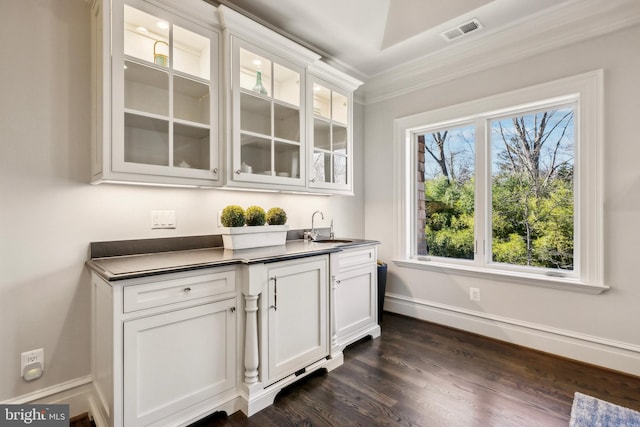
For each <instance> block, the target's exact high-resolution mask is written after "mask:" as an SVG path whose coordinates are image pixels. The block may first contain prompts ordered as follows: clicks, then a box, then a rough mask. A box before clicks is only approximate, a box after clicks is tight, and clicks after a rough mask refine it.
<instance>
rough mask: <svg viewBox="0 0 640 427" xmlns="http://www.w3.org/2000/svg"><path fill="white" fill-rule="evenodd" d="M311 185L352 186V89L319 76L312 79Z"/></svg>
mask: <svg viewBox="0 0 640 427" xmlns="http://www.w3.org/2000/svg"><path fill="white" fill-rule="evenodd" d="M311 89H312V95H311V99H312V101H311V104H312V119H311V123H312V126H313V129H311V131H310V139H311V144H310V145H311V147H312V149H311V150H310V158H309V163H310V165H309V186H310V187H313V188H320V189H334V190H335V189H339V190H346V191H350V190H351V189H352V182H351V181H352V176H353V172H352V170H351V168H352V164H353V158H352V156H353V154H352V147H353V144H352V141H351V135H352V132H351V102H352V101H351V93H350V92H346V91H343V90H339V89H337V88H336V87H334V86H332V85H330V84H328V83H326V82H322V81H320V80H318V79H312V81H311Z"/></svg>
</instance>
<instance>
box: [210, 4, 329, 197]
mask: <svg viewBox="0 0 640 427" xmlns="http://www.w3.org/2000/svg"><path fill="white" fill-rule="evenodd" d="M218 13H219V14H220V20H221V22H222V24H223V30H224V37H225V46H226V51H227V55H228V57H227V73H228V80H227V83H228V85H227V88H226V90H227V93H226V94H227V99H228V105H227V113H228V117H227V124H228V133H227V134H228V137H229V140H230V144H229V145H228V147H229V152H228V155H227V164H228V165H229V167H228V170H227V185H229V186H240V187H253V188H269V189H276V190H278V189H287V188H294V189H295V188H298V189H299V188H300V187H305V185H306V155H307V115H306V109H307V104H306V68H307V66H308V65H309V64H310V63H312V62H314V61H317V60H318V59H319V56H318V55H317V54H315V53H313V52H311V51H309V50H308V49H306V48H304V47H302V46H300V45H298V44H296V43H294V42H292V41H290V40H288V39H286V38H285V37H283V36H281V35H279V34H276V33H275V32H273V31H271V30H269V29H267V28H265V27H263V26H261V25H259V24H257V23H256V22H254V21H252V20H250V19H248V18H246V17H244V16H242V15H240V14H238V13H236V12H234V11H233V10H231V9H229V8H227V7H225V6H220V7H219V8H218Z"/></svg>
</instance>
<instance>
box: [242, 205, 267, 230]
mask: <svg viewBox="0 0 640 427" xmlns="http://www.w3.org/2000/svg"><path fill="white" fill-rule="evenodd" d="M265 217H266V214H265V212H264V209H262V208H261V207H260V206H249V207H248V208H247V210H246V211H245V213H244V219H245V222H246V223H247V225H249V226H255V225H264V222H265V221H266V219H265Z"/></svg>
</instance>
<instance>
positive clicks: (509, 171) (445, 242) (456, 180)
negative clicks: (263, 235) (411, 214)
mask: <svg viewBox="0 0 640 427" xmlns="http://www.w3.org/2000/svg"><path fill="white" fill-rule="evenodd" d="M574 110H575V108H574V106H573V105H568V106H567V105H565V106H557V107H555V106H554V107H553V108H547V109H544V110H542V111H525V112H519V113H518V114H514V115H509V116H506V117H504V116H503V117H497V118H480V119H478V120H477V121H474V122H473V123H470V124H464V125H456V126H451V127H446V128H440V129H428V130H427V131H423V132H419V133H417V134H416V142H417V144H416V146H417V151H418V153H417V156H416V158H417V160H418V165H417V167H418V175H417V176H418V188H419V189H418V203H417V209H418V215H417V219H418V230H419V231H418V237H417V239H416V243H417V244H416V246H417V248H416V253H417V254H418V255H428V256H431V257H444V258H449V259H461V260H474V259H475V257H476V255H477V254H479V255H482V253H483V252H484V251H480V252H479V251H478V247H479V246H480V248H485V247H486V251H487V252H488V253H490V254H491V255H490V257H488V259H487V262H494V263H503V264H511V265H516V266H528V267H543V268H547V269H561V270H573V265H574V262H573V256H574V254H573V252H574V204H575V197H574V148H575V144H574ZM479 128H482V129H484V128H486V129H487V132H488V138H487V139H486V142H485V138H484V137H478V138H477V137H476V135H477V133H478V132H479V130H478V129H479ZM485 145H486V146H487V147H485ZM485 148H488V150H487V153H488V154H487V156H486V157H487V160H486V162H485V163H487V164H486V165H478V168H479V169H478V171H477V172H478V173H481V174H487V175H488V176H490V178H489V179H488V181H489V182H487V184H486V185H478V180H477V179H476V158H477V156H476V151H477V150H484V149H485ZM480 182H485V181H480ZM487 187H488V188H487ZM486 190H490V191H489V192H488V194H490V198H489V200H488V201H487V202H486V206H483V207H482V210H481V211H480V212H476V200H477V195H478V194H479V193H478V192H484V191H486ZM484 229H490V231H491V235H490V236H488V237H486V238H483V239H482V240H483V241H482V242H481V243H478V240H479V239H478V233H479V232H480V231H482V230H484ZM423 231H424V232H423Z"/></svg>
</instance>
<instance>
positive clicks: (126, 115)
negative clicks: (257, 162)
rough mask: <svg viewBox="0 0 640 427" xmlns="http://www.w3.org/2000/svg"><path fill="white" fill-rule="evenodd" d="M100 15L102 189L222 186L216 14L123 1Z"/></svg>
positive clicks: (191, 4)
mask: <svg viewBox="0 0 640 427" xmlns="http://www.w3.org/2000/svg"><path fill="white" fill-rule="evenodd" d="M165 3H166V8H165V7H164V5H165ZM110 4H111V10H110V12H111V18H112V19H111V21H109V20H108V16H109V5H110ZM96 9H99V10H96ZM94 10H96V12H95V16H94V26H95V27H96V28H95V30H97V31H94V34H96V36H97V37H96V38H95V40H94V42H95V43H96V46H94V47H95V48H96V49H95V50H96V51H97V52H99V55H96V56H94V67H95V71H96V73H95V74H96V76H97V77H98V78H97V79H96V86H95V87H96V93H95V99H96V101H97V102H96V106H97V107H96V117H97V123H96V128H97V130H98V131H97V132H96V133H95V135H94V137H95V144H94V146H95V152H94V164H93V166H94V167H93V180H94V182H102V181H118V182H123V181H124V182H137V183H152V184H153V183H155V184H174V185H197V186H215V185H220V183H221V181H222V180H221V178H222V174H221V170H220V165H219V161H220V144H219V140H220V136H221V132H220V128H219V121H220V120H219V113H220V108H219V99H220V97H219V92H220V87H221V86H220V83H221V82H220V78H219V65H218V64H219V44H220V35H219V32H218V29H217V25H218V22H217V15H216V9H215V8H214V7H213V6H211V5H209V4H206V3H205V2H202V1H198V0H188V1H184V2H180V4H176V3H175V2H162V1H156V2H154V3H153V4H150V3H149V2H146V1H142V0H139V1H136V0H126V1H122V0H116V1H113V2H111V3H110V2H108V1H104V2H102V4H101V7H98V8H94ZM100 14H103V16H102V17H100ZM104 15H106V17H105V16H104ZM110 43H111V44H110ZM109 51H111V53H112V55H111V60H110V65H109V58H108V53H109ZM100 130H101V132H100Z"/></svg>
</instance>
